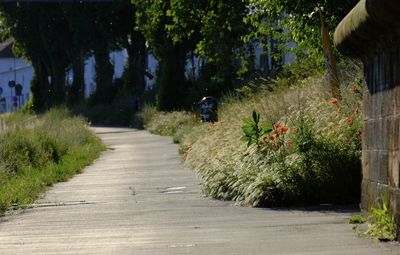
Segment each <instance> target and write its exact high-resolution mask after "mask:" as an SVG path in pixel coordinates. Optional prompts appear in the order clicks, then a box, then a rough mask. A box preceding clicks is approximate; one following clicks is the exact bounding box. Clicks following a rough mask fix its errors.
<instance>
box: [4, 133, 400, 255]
mask: <svg viewBox="0 0 400 255" xmlns="http://www.w3.org/2000/svg"><path fill="white" fill-rule="evenodd" d="M96 132H97V133H98V135H99V136H100V137H101V138H102V139H103V141H104V143H105V144H106V145H107V146H110V147H111V148H113V149H112V150H108V151H106V152H105V153H104V154H103V155H102V156H101V157H100V158H99V159H98V160H96V161H95V162H94V164H93V165H91V166H89V167H87V168H86V169H85V171H84V173H82V174H80V175H77V176H76V177H75V178H73V179H72V180H70V181H69V182H66V183H60V184H57V185H55V186H54V187H52V188H51V189H49V191H48V192H47V193H46V194H45V195H43V197H42V198H40V199H39V200H38V202H37V204H35V205H33V206H32V208H30V209H25V210H22V211H19V212H17V213H13V214H12V215H10V216H7V217H3V218H1V219H0V221H1V223H0V254H2V255H3V254H12V255H17V254H24V255H27V254H137V255H139V254H146V255H151V254H172V255H175V254H238V255H239V254H240V255H247V254H271V255H275V254H304V255H306V254H307V255H309V254H338V255H339V254H340V255H343V254H362V255H367V254H400V246H399V245H398V244H395V243H379V242H376V241H373V240H371V239H369V238H360V237H357V235H356V234H355V233H354V231H353V230H352V226H351V225H349V224H347V223H346V221H347V220H348V218H349V215H351V214H352V211H351V210H348V211H346V210H340V209H333V208H329V207H325V210H321V209H319V210H315V209H314V210H313V209H312V208H308V209H303V210H301V209H255V208H244V207H237V206H233V205H232V204H231V203H229V202H223V201H216V200H212V199H208V198H204V197H202V196H201V194H200V192H199V185H198V182H199V181H198V179H197V178H196V176H195V174H194V173H193V172H192V171H190V170H188V169H185V168H184V167H183V166H182V164H181V161H180V157H179V155H178V153H177V146H176V145H174V144H172V143H171V139H170V138H168V137H159V136H154V135H150V134H148V133H147V132H145V131H137V130H133V129H121V128H97V129H96Z"/></svg>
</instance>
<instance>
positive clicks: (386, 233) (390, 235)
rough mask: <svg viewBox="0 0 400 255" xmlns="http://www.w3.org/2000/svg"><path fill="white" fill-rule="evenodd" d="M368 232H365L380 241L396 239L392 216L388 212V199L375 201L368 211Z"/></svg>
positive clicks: (394, 223) (383, 198) (394, 222)
mask: <svg viewBox="0 0 400 255" xmlns="http://www.w3.org/2000/svg"><path fill="white" fill-rule="evenodd" d="M367 219H368V230H367V231H366V232H365V233H366V234H367V235H370V236H372V237H374V238H377V239H379V240H381V241H393V240H395V239H396V233H397V226H396V221H395V219H394V216H393V214H392V213H391V212H390V208H389V202H388V199H387V198H385V197H382V199H381V201H380V202H378V201H375V203H373V205H371V207H370V208H369V211H368V217H367Z"/></svg>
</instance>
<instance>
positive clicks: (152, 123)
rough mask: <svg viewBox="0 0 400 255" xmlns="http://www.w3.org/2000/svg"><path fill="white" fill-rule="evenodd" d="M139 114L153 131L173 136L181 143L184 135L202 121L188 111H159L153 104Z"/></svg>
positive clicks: (147, 127) (145, 125)
mask: <svg viewBox="0 0 400 255" xmlns="http://www.w3.org/2000/svg"><path fill="white" fill-rule="evenodd" d="M137 116H138V118H139V119H140V120H141V122H142V123H143V126H144V127H145V128H146V129H147V130H149V131H150V132H151V133H153V134H159V135H163V136H172V137H173V141H174V142H175V143H180V142H181V141H182V140H183V138H184V136H185V135H186V134H187V133H189V132H190V130H191V129H192V128H193V127H195V126H198V125H199V123H200V122H199V121H198V120H197V119H196V117H194V116H193V115H192V114H190V113H188V112H158V111H157V110H156V108H155V107H151V106H146V107H144V109H143V110H142V111H141V112H140V113H138V115H137Z"/></svg>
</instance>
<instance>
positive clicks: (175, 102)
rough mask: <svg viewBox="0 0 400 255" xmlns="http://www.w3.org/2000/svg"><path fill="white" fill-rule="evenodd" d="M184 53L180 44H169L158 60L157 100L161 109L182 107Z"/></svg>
mask: <svg viewBox="0 0 400 255" xmlns="http://www.w3.org/2000/svg"><path fill="white" fill-rule="evenodd" d="M186 54H187V50H186V47H184V46H183V45H182V44H175V45H172V44H171V45H170V46H169V47H168V48H166V49H165V51H164V54H163V57H162V59H161V60H160V63H159V64H160V66H159V80H158V81H157V82H158V84H159V91H158V95H157V101H158V107H159V109H160V110H162V111H172V110H179V109H182V108H183V101H184V100H183V95H184V93H183V90H184V88H185V66H186Z"/></svg>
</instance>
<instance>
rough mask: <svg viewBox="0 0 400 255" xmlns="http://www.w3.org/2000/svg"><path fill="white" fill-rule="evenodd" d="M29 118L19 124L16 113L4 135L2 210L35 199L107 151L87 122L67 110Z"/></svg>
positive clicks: (0, 153) (0, 139)
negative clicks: (22, 123)
mask: <svg viewBox="0 0 400 255" xmlns="http://www.w3.org/2000/svg"><path fill="white" fill-rule="evenodd" d="M25 117H27V118H24V119H31V121H30V123H29V125H18V124H19V123H16V122H15V119H20V118H21V116H20V117H18V118H16V117H15V116H13V117H12V118H11V119H8V126H9V127H14V126H15V128H10V129H8V130H7V131H6V132H4V133H1V134H0V213H4V212H5V210H7V209H9V208H11V207H13V208H16V207H24V206H26V205H29V204H30V203H32V202H34V200H35V199H36V198H37V196H38V195H39V194H40V193H41V192H43V191H45V189H46V187H48V186H50V185H52V184H53V183H56V182H60V181H66V180H68V179H69V178H70V177H71V176H73V175H74V174H76V173H79V172H80V171H81V170H82V169H83V168H84V167H85V166H87V165H89V164H90V163H91V162H92V161H93V160H94V159H96V158H97V157H98V156H99V155H100V152H101V151H102V150H104V147H103V145H102V144H101V142H100V140H99V139H98V138H97V137H96V136H95V135H94V133H93V132H91V131H90V130H89V129H88V127H87V125H86V123H85V121H84V120H83V119H82V118H79V117H70V116H69V115H68V112H67V111H66V110H65V109H56V110H51V111H50V112H48V113H47V114H45V115H43V116H39V117H38V118H34V119H33V118H31V116H25ZM14 124H15V125H14Z"/></svg>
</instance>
